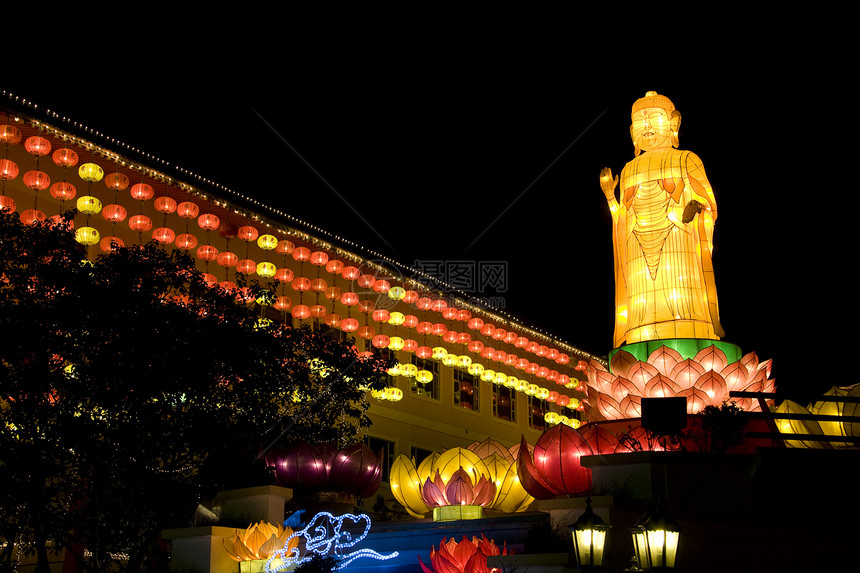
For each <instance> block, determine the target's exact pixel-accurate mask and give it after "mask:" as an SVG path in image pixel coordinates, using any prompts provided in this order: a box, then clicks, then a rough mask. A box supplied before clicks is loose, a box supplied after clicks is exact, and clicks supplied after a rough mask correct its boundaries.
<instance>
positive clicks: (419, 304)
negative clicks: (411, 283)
mask: <svg viewBox="0 0 860 573" xmlns="http://www.w3.org/2000/svg"><path fill="white" fill-rule="evenodd" d="M414 304H415V308H417V309H418V310H427V309H429V308H430V306H431V305H432V304H433V301H432V300H430V297H427V296H422V297H418V298H417V299H415V303H414Z"/></svg>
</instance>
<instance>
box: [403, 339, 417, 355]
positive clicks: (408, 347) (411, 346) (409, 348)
mask: <svg viewBox="0 0 860 573" xmlns="http://www.w3.org/2000/svg"><path fill="white" fill-rule="evenodd" d="M403 350H405V351H406V352H415V351H417V350H418V342H417V341H415V340H412V339H411V338H407V339H406V340H404V341H403Z"/></svg>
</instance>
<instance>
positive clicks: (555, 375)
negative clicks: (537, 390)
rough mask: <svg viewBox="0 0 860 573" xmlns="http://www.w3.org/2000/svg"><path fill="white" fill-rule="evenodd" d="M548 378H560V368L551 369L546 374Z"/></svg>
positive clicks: (550, 379)
mask: <svg viewBox="0 0 860 573" xmlns="http://www.w3.org/2000/svg"><path fill="white" fill-rule="evenodd" d="M546 379H547V380H549V381H550V382H555V381H556V380H558V370H550V371H549V372H548V373H547V375H546Z"/></svg>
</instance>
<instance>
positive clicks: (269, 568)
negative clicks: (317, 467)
mask: <svg viewBox="0 0 860 573" xmlns="http://www.w3.org/2000/svg"><path fill="white" fill-rule="evenodd" d="M346 520H349V521H351V522H353V523H355V524H359V523H361V522H364V524H365V526H364V531H363V532H362V533H361V535H357V536H356V537H355V538H353V536H352V534H351V533H349V532H348V531H341V528H342V527H343V524H344V522H345V521H346ZM368 531H370V516H368V515H367V514H365V513H362V514H359V515H353V514H351V513H346V514H344V515H340V516H334V515H332V514H331V513H329V512H327V511H321V512H320V513H317V514H316V515H314V516H313V518H312V519H311V520H310V522H309V523H308V525H307V527H305V528H304V529H301V530H299V531H296V532H295V533H293V534H292V535H290V536H289V537H288V538H287V540H286V542H285V543H284V547H283V548H282V549H279V550H278V551H277V552H275V553H274V554H273V555H272V556H271V557H269V559H268V560H267V561H266V573H280V572H281V571H284V570H285V569H287V568H289V567H291V566H293V565H301V564H302V563H305V562H307V561H310V560H311V558H313V556H314V555H322V556H330V557H334V558H335V559H336V560H337V565H336V570H341V569H343V568H344V567H346V566H347V565H349V564H350V563H352V562H353V561H355V560H356V559H358V558H360V557H370V558H372V559H378V560H380V561H384V560H386V559H392V558H394V557H397V556H398V555H399V553H398V552H397V551H395V552H393V553H389V554H388V555H383V554H381V553H378V552H376V551H373V550H372V549H359V550H357V551H353V552H352V553H345V554H340V553H339V552H340V551H341V550H343V549H344V548H348V547H353V546H354V545H355V544H357V543H358V542H359V541H361V540H362V539H364V538H365V537H367V532H368ZM294 537H302V538H304V541H305V543H304V551H303V552H302V551H301V550H300V547H299V546H300V545H301V543H299V546H296V547H294V548H293V549H292V550H290V549H289V547H290V542H291V541H292V540H293V538H294Z"/></svg>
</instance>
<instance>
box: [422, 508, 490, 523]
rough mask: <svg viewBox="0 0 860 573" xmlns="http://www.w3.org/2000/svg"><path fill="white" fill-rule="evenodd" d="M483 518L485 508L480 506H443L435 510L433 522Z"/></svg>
mask: <svg viewBox="0 0 860 573" xmlns="http://www.w3.org/2000/svg"><path fill="white" fill-rule="evenodd" d="M483 517H484V508H483V507H481V506H480V505H443V506H441V507H434V508H433V521H459V520H461V519H482V518H483Z"/></svg>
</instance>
